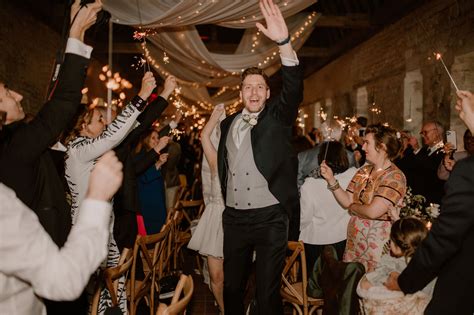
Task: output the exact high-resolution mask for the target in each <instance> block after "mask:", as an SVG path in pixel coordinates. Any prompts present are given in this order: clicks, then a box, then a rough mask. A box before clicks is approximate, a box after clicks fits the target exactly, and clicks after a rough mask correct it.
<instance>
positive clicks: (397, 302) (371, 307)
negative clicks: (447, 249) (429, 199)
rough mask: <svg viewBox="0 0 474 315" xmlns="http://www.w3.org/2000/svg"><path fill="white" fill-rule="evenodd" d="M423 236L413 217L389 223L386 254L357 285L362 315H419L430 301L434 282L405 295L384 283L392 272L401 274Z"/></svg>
mask: <svg viewBox="0 0 474 315" xmlns="http://www.w3.org/2000/svg"><path fill="white" fill-rule="evenodd" d="M427 234H428V229H427V228H426V226H425V224H424V223H423V222H422V221H420V220H418V219H416V218H412V217H408V218H402V219H399V220H397V221H395V222H394V223H393V225H392V229H391V231H390V254H387V255H383V256H382V258H381V261H380V263H379V265H378V266H377V267H376V268H375V270H374V271H372V272H369V273H367V274H366V275H365V276H364V277H363V278H362V279H361V280H360V282H359V285H358V286H357V294H359V296H360V297H362V299H363V302H362V305H363V309H364V311H365V314H394V315H395V314H396V315H401V314H410V315H412V314H423V311H424V309H425V307H426V305H428V302H429V301H430V299H431V295H432V293H433V288H434V282H435V281H432V282H431V283H429V284H428V285H427V286H426V287H425V288H424V289H423V290H421V291H418V292H417V293H415V294H408V295H404V294H403V293H402V292H400V291H391V290H388V289H387V288H386V287H385V286H384V283H385V281H386V280H387V278H388V276H389V275H390V274H391V273H392V272H397V273H401V272H402V271H403V270H404V269H405V268H406V266H407V264H408V262H409V261H410V259H411V257H412V256H413V254H414V253H415V251H416V248H417V247H418V246H419V245H420V244H421V242H422V241H423V240H424V239H425V237H426V236H427Z"/></svg>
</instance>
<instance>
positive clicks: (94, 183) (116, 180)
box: [87, 151, 123, 201]
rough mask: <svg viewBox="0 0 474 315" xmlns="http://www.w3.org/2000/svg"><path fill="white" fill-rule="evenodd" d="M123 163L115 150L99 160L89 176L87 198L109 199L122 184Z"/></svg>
mask: <svg viewBox="0 0 474 315" xmlns="http://www.w3.org/2000/svg"><path fill="white" fill-rule="evenodd" d="M122 178H123V173H122V163H121V162H120V161H119V160H118V158H117V156H116V155H115V153H114V151H108V152H107V153H105V154H104V155H102V157H101V158H100V159H99V161H97V163H96V165H95V166H94V169H93V170H92V172H91V176H90V178H89V187H88V189H87V198H90V199H95V200H103V201H108V200H110V199H112V197H113V196H114V194H115V193H116V192H117V190H118V189H119V188H120V185H122Z"/></svg>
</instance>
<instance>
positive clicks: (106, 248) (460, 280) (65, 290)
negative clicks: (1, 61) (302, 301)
mask: <svg viewBox="0 0 474 315" xmlns="http://www.w3.org/2000/svg"><path fill="white" fill-rule="evenodd" d="M100 9H101V2H100V1H99V0H97V1H96V2H94V3H92V4H89V5H80V4H79V1H76V3H74V4H73V6H72V8H71V16H72V17H73V19H72V24H71V27H70V32H69V40H68V42H67V47H66V50H65V51H66V54H65V59H64V62H63V64H62V67H61V71H60V73H59V77H58V81H57V84H56V86H55V89H54V91H53V93H52V94H51V97H50V99H49V100H48V101H47V102H46V104H45V105H44V106H43V107H42V108H41V110H40V111H39V112H38V114H37V115H36V116H34V117H30V118H29V119H28V120H26V119H25V113H24V112H23V108H22V106H21V100H22V98H23V97H22V95H21V94H19V93H17V92H15V91H14V90H11V89H9V88H8V87H7V86H6V84H5V82H3V81H0V110H1V111H2V112H5V113H6V117H5V119H3V120H2V124H3V126H2V129H1V131H0V161H1V165H2V167H1V169H0V181H1V184H0V199H1V203H2V207H1V211H0V224H1V231H2V232H1V233H2V241H0V252H1V254H2V259H0V313H2V314H3V313H5V314H39V313H45V312H46V309H47V312H48V314H86V313H87V312H88V311H89V312H90V311H91V310H90V309H89V302H88V295H90V293H91V292H87V290H84V288H85V286H86V284H87V283H88V282H89V279H90V277H91V275H92V274H93V273H95V271H97V270H98V268H105V267H114V266H117V264H118V263H119V258H120V253H121V252H122V250H123V249H124V248H131V247H132V246H133V244H134V241H135V239H136V236H137V234H139V233H140V234H155V233H158V232H159V231H160V229H161V227H162V226H163V225H164V224H165V220H166V217H167V211H168V210H167V209H169V208H171V207H172V206H173V205H174V202H175V200H176V194H177V191H178V187H179V186H180V185H181V183H180V180H179V174H184V177H185V178H186V179H187V180H186V182H187V183H188V184H192V183H194V182H195V181H197V180H198V179H197V177H198V176H197V175H196V173H197V172H196V169H197V168H196V165H198V164H199V163H200V161H201V157H202V156H203V158H204V159H205V160H206V162H207V164H208V167H209V173H210V180H209V181H208V182H207V184H206V185H209V186H210V187H203V190H205V191H207V192H208V198H207V200H206V209H205V211H204V214H203V215H202V217H201V219H200V221H199V223H198V225H197V227H196V229H195V232H194V234H193V236H192V238H191V241H190V243H189V248H190V249H193V250H196V251H198V252H199V253H200V254H201V255H203V256H206V257H207V263H208V266H209V271H210V278H211V283H210V287H211V290H212V292H213V294H214V296H215V298H216V301H217V304H218V307H219V309H220V310H221V312H222V313H224V309H225V313H227V314H239V315H240V314H243V313H244V303H243V300H244V292H245V288H246V280H247V277H248V275H249V272H250V265H251V263H252V260H253V259H254V258H256V263H255V264H256V287H257V290H256V303H254V310H253V311H255V312H256V313H258V314H283V307H282V301H281V297H280V294H279V287H280V277H281V271H282V270H283V265H284V261H285V256H286V249H287V241H288V240H297V239H300V240H302V241H303V242H304V244H305V245H304V246H305V252H306V258H307V259H306V264H307V266H306V267H307V269H308V270H313V269H314V268H315V266H317V265H318V264H317V261H318V260H319V259H321V253H322V252H323V247H324V246H326V245H332V246H333V247H334V248H335V252H336V253H337V256H338V257H339V258H340V259H341V260H342V261H343V262H345V263H353V264H359V265H360V266H362V267H361V269H362V270H364V271H365V274H364V275H363V277H362V278H361V280H360V281H359V282H358V285H357V293H358V295H359V297H360V298H362V300H363V303H362V305H363V308H364V309H365V311H366V312H368V313H377V312H379V313H384V314H396V313H399V314H421V313H423V312H426V313H428V314H448V313H456V314H470V313H472V312H473V310H474V304H473V303H474V302H473V301H472V299H470V296H469V293H470V286H471V284H472V283H473V281H474V272H472V271H471V269H472V268H471V267H470V263H471V260H472V258H473V253H472V245H473V242H474V234H473V233H474V232H473V231H474V228H473V214H472V213H473V212H472V211H471V210H472V205H473V204H474V202H473V200H472V198H473V197H474V191H473V190H474V183H473V181H474V169H473V168H474V166H473V164H474V160H473V158H472V154H473V153H474V140H473V139H474V138H473V135H472V132H474V97H473V95H472V94H471V93H470V92H465V91H459V92H458V93H457V96H458V100H457V105H456V108H457V110H458V111H459V112H460V118H461V119H462V120H463V121H464V122H465V124H466V126H467V127H468V130H466V133H465V134H464V148H465V150H466V151H465V152H457V151H455V149H454V146H453V144H450V143H446V141H444V134H445V130H444V127H443V125H442V124H440V123H439V122H437V121H429V122H426V123H424V124H423V126H421V130H420V135H421V137H422V145H420V144H419V143H418V141H417V138H416V137H414V136H412V135H410V134H409V133H407V132H405V131H397V130H395V129H394V128H391V127H388V126H385V125H382V124H372V125H367V119H365V118H364V117H358V119H357V121H356V122H355V123H353V124H351V125H350V126H349V128H348V130H347V131H345V130H343V128H342V127H341V126H340V125H339V123H338V122H336V121H331V120H328V121H326V122H325V123H324V124H323V125H322V127H321V129H319V130H313V131H312V132H311V133H310V134H309V135H308V136H307V137H306V136H303V135H302V134H301V133H300V132H299V131H298V129H297V128H294V127H293V135H291V132H290V130H291V129H292V125H293V124H294V122H295V119H296V117H297V113H298V106H299V104H300V103H301V101H302V97H303V79H302V76H301V67H300V66H299V60H298V58H297V56H296V53H295V52H294V51H293V48H292V46H291V41H290V37H289V34H288V29H287V26H286V24H285V22H284V19H283V16H282V15H281V12H280V10H279V9H278V7H277V6H275V5H274V4H273V2H272V1H270V0H263V1H262V2H260V9H261V11H262V15H263V17H264V18H265V21H266V24H267V25H266V27H264V26H263V25H262V24H260V23H257V27H258V28H259V30H260V31H262V33H263V34H264V35H265V36H267V37H268V38H269V39H271V40H273V41H275V42H276V44H277V45H278V46H279V47H280V48H279V49H280V57H281V61H282V77H283V79H282V82H283V89H282V91H281V93H280V95H278V96H277V97H275V98H271V99H270V90H269V87H268V77H267V76H266V74H265V73H264V72H263V71H262V70H261V69H258V68H249V69H246V70H245V71H243V73H242V82H241V91H240V96H241V99H242V101H243V105H244V109H243V110H242V112H238V113H235V114H233V115H231V116H229V117H227V118H225V119H224V118H223V116H225V109H224V106H223V105H218V106H216V107H215V109H214V111H213V113H212V114H211V116H210V118H209V121H208V123H207V125H206V126H205V127H204V129H203V131H202V134H201V140H202V141H199V134H198V133H197V132H196V131H192V132H190V131H189V130H188V131H183V133H182V134H181V135H180V138H179V139H173V137H171V136H170V134H172V133H173V132H170V130H171V129H175V128H178V129H180V128H181V129H182V128H183V127H182V126H183V125H182V124H180V119H181V114H180V113H179V112H177V113H176V115H175V119H174V120H172V121H171V122H169V124H165V126H164V127H163V126H162V128H161V129H156V128H154V127H153V126H154V123H155V122H156V121H157V120H158V119H159V118H160V116H161V115H162V113H163V112H164V111H165V109H166V108H167V107H168V101H167V99H168V97H169V96H170V95H171V93H172V92H173V91H174V90H175V88H176V79H175V78H174V77H173V76H169V77H168V78H166V79H165V81H164V83H163V86H162V87H160V89H159V92H158V93H154V90H155V88H156V87H157V82H156V80H155V77H154V76H153V74H152V73H151V72H147V73H145V74H144V77H143V79H142V84H141V88H140V90H139V92H138V94H137V95H136V96H135V97H133V98H132V99H131V100H130V101H129V102H128V104H127V105H126V106H124V107H123V108H117V109H114V110H112V111H111V110H110V109H107V108H104V107H97V106H96V107H84V106H83V105H81V89H82V86H83V84H84V80H85V76H86V69H87V64H88V60H89V58H90V54H91V51H92V47H90V46H88V45H86V44H84V34H85V31H86V30H87V29H88V28H89V27H90V26H91V25H93V24H94V22H95V20H96V14H97V12H99V10H100ZM162 125H163V124H162ZM55 143H56V144H55ZM52 148H54V149H56V150H57V148H64V153H63V155H62V157H61V158H60V161H61V159H62V161H63V162H64V163H59V167H58V163H57V161H56V163H55V161H54V160H53V154H54V155H56V152H54V151H52ZM294 150H295V151H297V152H299V153H298V156H296V155H295V154H294V153H293V152H294ZM409 187H410V188H411V189H412V191H413V193H414V194H420V195H423V196H424V197H425V198H426V202H427V204H429V203H437V204H441V213H440V215H439V217H438V218H437V219H436V220H435V221H434V222H433V225H432V226H431V230H429V229H428V228H427V224H426V222H422V221H421V220H419V219H417V218H413V217H406V218H399V212H400V208H401V207H402V206H404V205H403V200H404V196H405V194H406V192H407V189H408V188H409ZM67 196H69V200H68V198H67ZM112 201H113V202H112ZM141 223H143V224H141ZM31 257H33V258H31ZM436 278H437V282H436ZM58 280H59V281H58ZM435 282H436V283H435ZM125 290H126V284H125V278H124V277H122V278H121V279H120V280H119V282H118V291H119V294H118V296H119V300H120V301H119V305H118V308H120V310H121V311H122V312H123V313H124V314H126V313H127V301H126V298H127V294H125ZM48 299H49V300H48ZM58 300H59V301H62V300H72V301H70V302H58ZM111 307H112V301H111V297H110V294H109V293H108V291H107V289H103V291H102V292H101V293H100V298H99V305H98V313H99V314H105V313H106V312H107V311H108V310H109V309H110V308H111Z"/></svg>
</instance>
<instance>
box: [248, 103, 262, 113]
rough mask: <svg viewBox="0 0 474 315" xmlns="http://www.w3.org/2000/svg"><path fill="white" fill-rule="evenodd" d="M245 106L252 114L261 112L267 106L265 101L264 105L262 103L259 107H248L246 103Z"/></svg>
mask: <svg viewBox="0 0 474 315" xmlns="http://www.w3.org/2000/svg"><path fill="white" fill-rule="evenodd" d="M244 107H245V108H246V109H247V110H248V111H249V112H250V113H252V114H254V113H259V112H261V111H262V110H263V109H264V108H265V103H263V104H262V105H260V106H259V107H258V108H257V109H251V108H250V107H247V105H246V104H244Z"/></svg>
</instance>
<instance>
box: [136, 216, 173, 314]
mask: <svg viewBox="0 0 474 315" xmlns="http://www.w3.org/2000/svg"><path fill="white" fill-rule="evenodd" d="M170 231H171V223H170V222H168V223H167V224H165V225H164V226H163V228H162V229H161V231H160V232H159V233H156V234H152V235H138V236H137V239H136V241H135V245H134V247H133V266H132V272H131V277H130V289H131V290H130V291H131V293H130V314H131V315H134V314H136V310H137V306H138V303H139V302H140V300H141V299H142V298H143V297H146V298H147V299H148V304H149V307H150V314H154V312H155V308H154V306H155V292H157V291H159V287H158V285H157V283H158V280H159V279H160V278H161V277H162V275H163V273H164V270H166V268H169V262H170V260H169V256H170V255H171V246H170V244H171V243H170V240H169V234H170ZM138 259H142V262H143V271H144V274H145V277H144V279H143V280H138V281H137V278H136V265H137V261H138Z"/></svg>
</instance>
